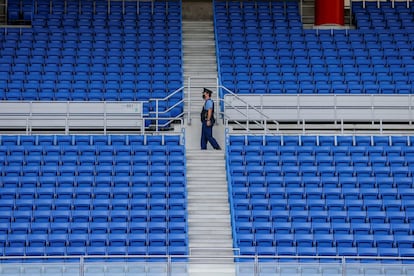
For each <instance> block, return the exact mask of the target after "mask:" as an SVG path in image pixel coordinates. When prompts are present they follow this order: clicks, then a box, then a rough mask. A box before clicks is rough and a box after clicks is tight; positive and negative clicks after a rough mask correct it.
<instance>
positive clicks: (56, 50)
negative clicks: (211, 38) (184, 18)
mask: <svg viewBox="0 0 414 276" xmlns="http://www.w3.org/2000/svg"><path fill="white" fill-rule="evenodd" d="M17 2H19V1H17ZM30 2H32V1H30ZM34 3H35V4H34V7H35V8H33V10H34V12H35V13H34V14H33V21H32V25H33V27H32V28H22V29H16V28H7V29H2V30H1V34H0V42H1V43H0V45H1V46H0V63H1V64H2V66H1V69H0V85H1V87H0V91H1V92H0V99H1V100H63V101H66V100H73V101H87V100H89V101H95V100H96V101H101V100H108V101H131V100H143V101H145V100H148V99H150V98H164V97H166V96H167V95H169V94H170V93H172V92H173V91H175V90H176V89H178V88H180V87H181V86H182V60H181V3H180V2H179V1H167V2H165V1H164V2H147V1H140V2H138V6H137V1H125V5H124V6H123V1H110V7H109V9H108V3H109V2H108V1H88V0H82V1H60V0H52V1H49V0H37V1H35V2H34ZM65 3H66V4H65ZM152 5H153V6H152ZM13 7H15V5H11V6H10V9H12V8H13ZM108 12H109V14H108ZM181 99H182V93H178V94H177V95H176V96H174V97H172V98H170V99H169V101H168V103H167V104H164V105H162V106H160V111H164V110H166V109H168V107H171V106H173V105H174V104H175V103H177V102H178V101H179V100H181ZM149 108H150V110H152V109H153V107H152V106H151V107H149ZM178 109H179V108H178ZM174 112H175V113H176V114H180V111H179V110H178V111H174Z"/></svg>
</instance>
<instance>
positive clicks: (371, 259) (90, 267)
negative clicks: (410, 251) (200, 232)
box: [0, 255, 414, 276]
mask: <svg viewBox="0 0 414 276" xmlns="http://www.w3.org/2000/svg"><path fill="white" fill-rule="evenodd" d="M0 260H1V263H0V275H31V276H32V275H56V274H59V275H71V276H75V275H79V276H84V275H92V274H93V275H111V273H114V274H116V275H131V273H135V274H136V275H143V274H145V275H146V273H150V274H154V275H165V276H174V275H191V271H195V270H196V269H197V267H198V266H199V265H200V264H202V268H203V272H205V273H208V272H209V269H211V271H212V275H223V274H226V273H229V272H233V274H235V275H249V276H256V275H263V274H262V273H265V272H267V274H266V275H269V273H270V274H272V273H273V274H274V275H276V274H277V275H289V276H290V275H292V274H293V275H322V274H323V275H379V274H384V275H412V272H413V270H414V263H413V261H414V257H377V256H257V255H254V256H227V257H225V256H224V257H222V256H220V257H218V256H214V255H210V256H208V255H206V256H191V255H190V256H183V255H153V256H142V255H128V256H122V255H104V256H49V257H40V256H39V257H37V256H16V257H1V258H0ZM223 261H225V262H224V265H223ZM49 270H50V272H48V271H49ZM387 270H390V271H392V273H391V272H390V273H384V272H385V271H387ZM323 271H325V273H322V272H323ZM328 271H330V273H329V272H328ZM141 273H143V274H141Z"/></svg>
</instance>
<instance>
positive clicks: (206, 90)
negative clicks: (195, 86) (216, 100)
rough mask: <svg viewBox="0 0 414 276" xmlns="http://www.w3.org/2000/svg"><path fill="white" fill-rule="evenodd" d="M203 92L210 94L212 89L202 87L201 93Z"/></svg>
mask: <svg viewBox="0 0 414 276" xmlns="http://www.w3.org/2000/svg"><path fill="white" fill-rule="evenodd" d="M204 93H208V94H209V95H211V94H212V93H213V91H211V90H210V89H208V88H203V94H204Z"/></svg>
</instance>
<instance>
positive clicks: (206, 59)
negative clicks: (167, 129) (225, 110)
mask: <svg viewBox="0 0 414 276" xmlns="http://www.w3.org/2000/svg"><path fill="white" fill-rule="evenodd" d="M202 8H203V9H204V10H205V9H207V8H209V9H211V11H212V4H211V2H203V3H202ZM183 12H184V14H183V18H184V20H183V26H182V30H183V69H184V78H185V79H184V85H185V87H186V90H185V91H184V96H185V99H186V105H185V112H186V122H185V137H186V149H187V151H186V156H187V192H188V231H189V248H190V258H189V275H191V276H194V275H196V276H199V275H200V276H204V275H205V276H207V275H209V276H210V275H235V268H234V260H233V258H232V256H233V249H232V247H233V240H232V231H231V220H230V207H229V203H228V192H227V180H226V168H225V156H224V154H225V151H224V150H221V151H217V150H212V149H211V147H210V145H209V148H208V150H200V134H201V123H200V111H201V109H202V106H203V103H204V100H203V99H202V97H201V96H202V91H203V88H204V87H206V88H209V89H211V90H212V91H213V99H214V102H215V104H216V107H217V106H218V101H217V91H216V90H217V61H216V46H215V39H214V26H213V21H212V19H211V18H205V17H197V18H195V17H192V16H191V15H190V14H186V10H183ZM213 136H214V137H215V138H216V140H217V141H218V142H219V144H220V146H221V147H222V148H223V149H224V148H225V146H224V141H225V139H224V127H223V124H221V122H220V121H219V120H218V122H217V124H216V125H215V126H214V129H213Z"/></svg>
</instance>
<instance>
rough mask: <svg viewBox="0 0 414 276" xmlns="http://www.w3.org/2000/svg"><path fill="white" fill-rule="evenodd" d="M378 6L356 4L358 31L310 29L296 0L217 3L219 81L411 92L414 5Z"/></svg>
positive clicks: (269, 87)
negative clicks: (306, 27) (413, 8)
mask: <svg viewBox="0 0 414 276" xmlns="http://www.w3.org/2000/svg"><path fill="white" fill-rule="evenodd" d="M380 3H381V4H380V7H379V8H378V7H377V3H376V2H368V4H367V6H366V7H363V4H362V1H352V5H353V6H352V12H353V16H354V19H355V21H356V29H355V30H345V29H344V30H323V29H321V30H309V29H303V28H302V23H301V17H300V11H299V4H298V2H296V1H281V2H278V1H275V2H257V3H255V2H252V3H248V2H243V1H236V2H225V1H215V6H214V7H215V16H216V17H215V28H216V33H217V44H218V58H219V59H218V61H219V65H220V80H221V83H222V84H223V85H224V86H226V87H228V88H229V89H231V90H232V91H234V92H236V93H253V94H255V93H257V94H261V93H276V94H279V93H282V94H298V93H299V94H309V93H310V94H312V93H319V94H330V93H335V94H344V93H349V94H361V93H363V94H365V93H367V94H376V93H382V94H407V93H411V90H412V83H413V82H412V78H411V77H410V75H412V74H411V73H412V72H413V68H414V67H413V58H412V57H413V55H414V53H413V51H412V41H413V39H412V33H411V32H410V29H411V28H412V24H413V23H412V14H411V8H409V7H407V5H406V4H405V3H403V2H397V3H396V6H395V8H392V7H391V1H381V2H380Z"/></svg>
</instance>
